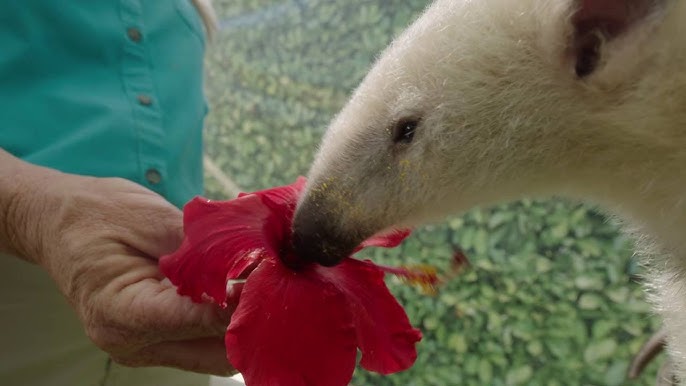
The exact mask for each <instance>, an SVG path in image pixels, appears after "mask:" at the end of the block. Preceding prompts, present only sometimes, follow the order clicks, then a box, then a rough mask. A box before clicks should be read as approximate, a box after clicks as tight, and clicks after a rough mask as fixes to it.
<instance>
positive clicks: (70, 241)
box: [10, 168, 233, 375]
mask: <svg viewBox="0 0 686 386" xmlns="http://www.w3.org/2000/svg"><path fill="white" fill-rule="evenodd" d="M41 169H42V168H41ZM43 170H46V169H43ZM38 180H40V181H41V185H42V186H39V187H36V186H34V187H33V189H24V193H25V194H22V195H21V197H19V198H17V199H14V200H12V205H13V208H12V209H11V210H10V213H13V214H14V216H13V217H14V221H15V223H14V229H15V230H14V232H15V234H14V240H15V241H18V242H17V243H16V245H15V247H16V248H15V250H16V251H17V252H19V254H20V255H23V257H24V258H27V260H31V261H34V262H35V263H37V264H39V265H41V266H42V267H43V268H45V269H46V270H47V271H48V273H49V274H50V276H51V277H52V278H53V280H54V281H55V282H56V283H57V286H58V288H59V289H60V291H61V292H62V293H63V294H64V295H65V296H66V297H67V299H68V300H69V302H70V303H71V305H72V306H73V308H74V309H75V311H76V312H77V314H78V316H79V318H80V320H81V321H82V323H83V325H84V328H85V331H86V333H87V335H88V336H89V337H90V339H91V340H92V341H93V342H94V343H95V344H96V345H97V346H98V347H100V348H101V349H102V350H104V351H106V352H107V353H109V354H110V355H111V357H112V359H113V360H114V361H115V362H117V363H120V364H123V365H127V366H169V367H176V368H181V369H185V370H190V371H195V372H202V373H210V374H217V375H226V374H229V373H232V372H233V369H232V368H231V367H230V365H229V364H228V361H227V360H226V351H225V349H224V339H223V336H224V333H225V330H226V325H227V324H228V322H229V314H230V311H231V310H229V311H222V310H219V309H218V308H217V307H216V306H214V305H210V304H195V303H193V302H192V301H191V300H190V299H189V298H185V297H181V296H179V295H178V294H177V293H176V289H175V288H174V287H173V286H172V285H171V284H170V283H169V282H168V281H166V280H164V277H163V276H162V274H161V273H160V271H159V269H158V267H157V261H156V259H157V258H158V257H159V256H161V255H164V254H167V253H170V252H172V251H174V250H175V249H176V248H177V247H178V246H179V245H180V243H181V240H182V238H183V232H182V227H183V225H182V213H181V211H179V210H178V209H177V208H175V207H173V206H172V205H171V204H169V203H168V202H166V201H165V200H164V199H163V198H162V197H161V196H159V195H157V194H156V193H153V192H151V191H149V190H147V189H145V188H143V187H141V186H139V185H137V184H134V183H132V182H129V181H126V180H123V179H117V178H91V177H82V176H75V175H69V174H63V173H58V172H54V171H49V172H46V173H44V174H42V175H41V178H40V179H38ZM25 185H26V184H25ZM30 185H31V184H28V186H30ZM21 241H23V242H21Z"/></svg>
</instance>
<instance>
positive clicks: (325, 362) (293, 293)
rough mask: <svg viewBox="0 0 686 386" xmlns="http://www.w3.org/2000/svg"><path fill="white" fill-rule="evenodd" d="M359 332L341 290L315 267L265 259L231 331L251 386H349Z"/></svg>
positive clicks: (233, 351) (233, 356) (229, 338)
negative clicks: (297, 267)
mask: <svg viewBox="0 0 686 386" xmlns="http://www.w3.org/2000/svg"><path fill="white" fill-rule="evenodd" d="M355 341H356V333H355V328H354V327H353V323H352V315H351V314H350V312H349V310H348V303H347V301H346V299H345V297H344V295H343V294H342V293H341V292H340V290H339V289H337V288H335V287H334V286H333V285H331V283H329V282H327V281H326V280H322V278H321V277H319V276H318V275H317V274H316V272H315V271H314V270H313V269H309V268H306V269H304V270H301V271H293V270H290V269H288V268H286V267H285V266H284V265H283V263H281V261H280V260H278V259H273V258H268V259H265V260H263V261H262V262H261V263H260V264H259V265H258V266H257V268H256V269H255V270H254V271H253V272H252V273H251V274H250V276H249V277H248V280H247V282H246V284H245V287H244V288H243V292H242V294H241V301H240V303H239V305H238V308H237V309H236V312H235V313H234V315H233V317H232V319H231V324H230V325H229V328H228V330H227V332H226V351H227V356H228V359H229V361H230V362H231V364H232V365H233V366H234V367H235V368H236V369H237V370H238V371H240V372H241V373H242V374H243V377H244V378H245V380H246V384H248V385H250V386H272V385H288V386H318V385H326V386H345V385H347V384H348V382H350V379H351V378H352V373H353V369H354V367H355V357H356V353H357V345H356V342H355Z"/></svg>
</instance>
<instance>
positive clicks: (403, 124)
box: [393, 118, 419, 143]
mask: <svg viewBox="0 0 686 386" xmlns="http://www.w3.org/2000/svg"><path fill="white" fill-rule="evenodd" d="M418 126H419V119H416V118H404V119H401V120H400V121H398V123H396V124H395V127H394V129H393V142H395V143H410V142H412V140H413V139H414V133H415V131H417V127H418Z"/></svg>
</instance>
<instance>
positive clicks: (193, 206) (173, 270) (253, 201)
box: [160, 195, 279, 307]
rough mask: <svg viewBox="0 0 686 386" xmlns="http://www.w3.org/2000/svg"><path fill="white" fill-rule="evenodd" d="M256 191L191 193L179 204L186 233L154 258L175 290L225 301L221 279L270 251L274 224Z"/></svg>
mask: <svg viewBox="0 0 686 386" xmlns="http://www.w3.org/2000/svg"><path fill="white" fill-rule="evenodd" d="M271 217H274V216H273V213H272V212H271V210H270V209H269V208H268V207H267V206H266V205H264V203H263V202H262V200H261V199H260V197H258V196H255V195H248V196H245V197H242V198H239V199H235V200H231V201H209V200H207V199H204V198H200V197H196V198H195V199H193V200H192V201H190V202H189V203H188V204H186V206H185V207H184V232H185V235H186V237H185V238H184V241H183V243H182V245H181V247H180V248H179V250H177V251H176V252H174V253H172V254H170V255H166V256H163V257H162V258H160V269H161V271H162V273H164V275H165V276H167V277H168V278H169V280H171V282H172V283H173V284H174V285H176V286H177V287H178V291H179V294H181V295H189V296H191V298H192V299H193V300H194V301H196V302H200V301H202V299H203V298H204V297H205V295H209V296H210V298H211V299H212V300H213V301H214V302H216V303H217V304H219V305H222V306H223V307H225V306H226V283H227V280H228V279H235V278H238V277H239V276H240V275H241V274H243V272H244V271H246V270H247V269H248V268H250V267H251V266H253V265H254V264H256V262H257V260H258V259H259V258H260V257H262V256H263V255H272V256H276V253H277V250H276V247H275V246H276V245H278V241H279V240H277V237H278V235H277V234H275V233H278V230H276V229H275V228H278V227H274V226H273V225H272V226H270V220H271V221H272V223H273V219H270V218H271Z"/></svg>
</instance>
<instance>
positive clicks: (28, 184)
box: [0, 148, 59, 263]
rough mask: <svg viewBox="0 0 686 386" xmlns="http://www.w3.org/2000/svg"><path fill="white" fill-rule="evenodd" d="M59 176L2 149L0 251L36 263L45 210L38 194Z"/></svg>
mask: <svg viewBox="0 0 686 386" xmlns="http://www.w3.org/2000/svg"><path fill="white" fill-rule="evenodd" d="M58 174H59V172H57V171H55V170H52V169H48V168H43V167H40V166H35V165H32V164H30V163H28V162H25V161H22V160H20V159H18V158H16V157H14V156H12V155H11V154H9V153H7V152H6V151H4V150H3V149H1V148H0V252H2V253H6V254H11V255H14V256H17V257H20V258H22V259H25V260H28V261H31V262H34V263H36V262H37V259H38V256H39V255H40V253H39V252H40V251H39V249H40V247H39V246H40V245H41V235H40V231H39V227H40V223H41V217H42V214H43V213H44V211H43V209H45V208H43V206H44V205H45V202H43V201H42V200H41V199H40V198H39V197H38V194H39V193H40V191H41V189H46V186H48V185H49V182H48V181H49V180H50V179H51V178H54V177H55V176H56V175H58Z"/></svg>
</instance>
